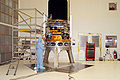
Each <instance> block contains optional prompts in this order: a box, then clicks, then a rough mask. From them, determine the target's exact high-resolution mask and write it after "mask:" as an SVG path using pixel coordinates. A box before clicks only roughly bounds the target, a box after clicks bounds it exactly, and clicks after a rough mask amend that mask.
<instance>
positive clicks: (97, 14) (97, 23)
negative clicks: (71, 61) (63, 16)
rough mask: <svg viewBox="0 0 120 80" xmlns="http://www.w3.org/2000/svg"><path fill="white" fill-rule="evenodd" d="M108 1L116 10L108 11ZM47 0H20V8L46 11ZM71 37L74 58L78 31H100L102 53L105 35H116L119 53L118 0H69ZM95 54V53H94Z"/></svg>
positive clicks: (119, 25)
mask: <svg viewBox="0 0 120 80" xmlns="http://www.w3.org/2000/svg"><path fill="white" fill-rule="evenodd" d="M109 2H117V4H118V6H117V11H109V7H108V4H109ZM47 4H48V3H47V0H20V8H37V9H39V10H40V11H43V12H45V13H47V6H48V5H47ZM71 15H72V36H73V37H72V38H74V39H75V40H76V45H75V46H74V47H73V54H74V57H75V59H78V57H77V56H78V33H88V32H91V33H102V35H103V43H102V44H103V45H102V53H103V54H104V53H105V35H106V34H110V35H113V34H115V35H117V37H118V48H117V51H119V53H120V47H119V45H120V43H119V40H120V35H119V34H120V31H119V30H120V0H71ZM111 50H113V49H111ZM96 54H97V53H96Z"/></svg>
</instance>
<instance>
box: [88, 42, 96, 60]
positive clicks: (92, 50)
mask: <svg viewBox="0 0 120 80" xmlns="http://www.w3.org/2000/svg"><path fill="white" fill-rule="evenodd" d="M88 59H92V60H93V61H94V60H95V43H86V60H88Z"/></svg>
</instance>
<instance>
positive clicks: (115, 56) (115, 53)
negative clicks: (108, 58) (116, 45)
mask: <svg viewBox="0 0 120 80" xmlns="http://www.w3.org/2000/svg"><path fill="white" fill-rule="evenodd" d="M113 56H114V59H117V52H116V51H115V50H114V52H113Z"/></svg>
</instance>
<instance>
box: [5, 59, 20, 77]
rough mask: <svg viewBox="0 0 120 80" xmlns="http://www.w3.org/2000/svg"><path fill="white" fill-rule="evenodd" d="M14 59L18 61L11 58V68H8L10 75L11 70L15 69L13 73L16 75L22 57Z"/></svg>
mask: <svg viewBox="0 0 120 80" xmlns="http://www.w3.org/2000/svg"><path fill="white" fill-rule="evenodd" d="M14 59H17V61H16V60H11V63H10V65H9V68H8V70H7V73H6V75H8V74H9V72H10V71H11V70H13V71H14V73H13V75H14V76H15V75H16V72H17V69H18V65H19V61H20V58H17V57H15V58H14Z"/></svg>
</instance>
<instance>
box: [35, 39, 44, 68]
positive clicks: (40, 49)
mask: <svg viewBox="0 0 120 80" xmlns="http://www.w3.org/2000/svg"><path fill="white" fill-rule="evenodd" d="M44 49H45V47H44V46H43V44H42V38H41V37H39V40H38V42H37V44H36V55H37V70H39V69H45V67H43V50H44Z"/></svg>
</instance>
